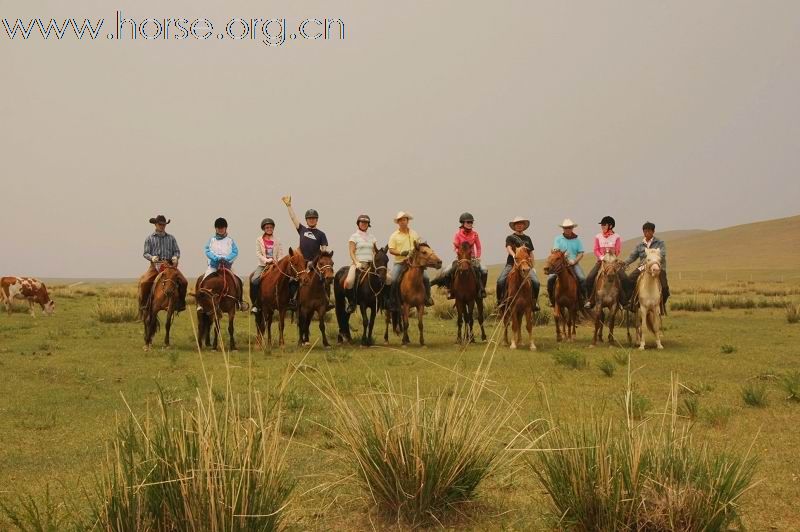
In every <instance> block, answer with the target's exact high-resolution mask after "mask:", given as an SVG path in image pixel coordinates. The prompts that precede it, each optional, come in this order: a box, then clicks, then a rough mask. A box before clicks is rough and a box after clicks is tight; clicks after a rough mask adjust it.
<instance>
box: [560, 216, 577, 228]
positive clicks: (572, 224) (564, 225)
mask: <svg viewBox="0 0 800 532" xmlns="http://www.w3.org/2000/svg"><path fill="white" fill-rule="evenodd" d="M559 227H560V228H561V229H566V228H567V227H572V228H573V229H574V228H576V227H578V224H576V223H575V222H573V221H572V220H570V219H569V218H564V221H563V222H561V225H559Z"/></svg>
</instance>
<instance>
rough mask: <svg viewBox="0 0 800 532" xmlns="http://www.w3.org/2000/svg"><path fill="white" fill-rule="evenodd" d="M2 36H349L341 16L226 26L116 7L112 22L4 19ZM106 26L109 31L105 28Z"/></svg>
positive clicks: (269, 39)
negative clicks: (140, 14)
mask: <svg viewBox="0 0 800 532" xmlns="http://www.w3.org/2000/svg"><path fill="white" fill-rule="evenodd" d="M2 25H3V28H2V29H3V30H4V31H3V35H4V36H5V38H7V39H9V40H22V41H27V40H28V39H31V38H34V39H43V40H51V39H54V40H62V39H77V40H88V41H112V42H113V41H116V42H121V41H142V40H143V41H186V40H195V41H212V40H216V41H253V42H260V43H262V44H264V45H266V46H282V45H283V44H285V43H286V42H287V41H295V40H297V41H329V40H339V41H341V40H344V22H343V21H342V20H341V19H339V18H307V19H304V20H301V21H300V22H298V23H296V24H291V23H289V22H287V19H286V18H260V17H250V18H231V19H229V20H228V21H227V22H226V23H225V24H224V25H223V24H215V23H214V22H213V21H211V20H209V19H207V18H197V19H194V20H189V19H187V18H167V17H165V18H142V19H135V18H132V17H126V16H124V15H123V14H122V12H121V11H117V12H116V17H115V20H114V24H113V27H111V26H110V25H109V24H107V22H106V19H104V18H99V19H97V20H90V19H82V20H81V19H74V18H67V19H63V20H56V19H53V18H51V19H49V20H48V19H43V18H32V19H20V18H17V19H8V18H4V19H2ZM104 28H105V30H104Z"/></svg>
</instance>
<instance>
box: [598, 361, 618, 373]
mask: <svg viewBox="0 0 800 532" xmlns="http://www.w3.org/2000/svg"><path fill="white" fill-rule="evenodd" d="M597 367H598V368H599V369H600V371H602V372H603V375H605V376H606V377H609V378H611V377H613V376H614V371H615V370H616V369H617V367H616V366H615V365H614V363H613V362H611V361H610V360H608V359H607V358H605V359H603V360H602V361H601V362H600V363H599V364H597Z"/></svg>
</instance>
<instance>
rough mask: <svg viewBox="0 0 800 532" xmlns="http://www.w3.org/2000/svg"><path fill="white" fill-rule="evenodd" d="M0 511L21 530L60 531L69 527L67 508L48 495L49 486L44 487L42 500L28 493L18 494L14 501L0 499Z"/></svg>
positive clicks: (36, 531)
mask: <svg viewBox="0 0 800 532" xmlns="http://www.w3.org/2000/svg"><path fill="white" fill-rule="evenodd" d="M0 512H2V513H3V514H4V515H5V516H6V519H7V520H8V522H9V523H11V524H12V525H14V526H15V527H16V528H17V529H18V530H22V531H29V530H30V531H32V532H61V531H62V530H66V529H68V528H69V519H70V517H69V514H68V512H67V509H66V508H65V506H64V504H63V503H58V502H56V501H55V500H53V499H52V498H51V497H50V486H47V487H46V488H45V492H44V497H43V499H42V500H37V499H36V498H34V497H33V496H32V495H30V494H29V493H25V494H22V495H19V496H18V497H17V500H16V502H15V503H11V502H7V501H4V500H2V499H0Z"/></svg>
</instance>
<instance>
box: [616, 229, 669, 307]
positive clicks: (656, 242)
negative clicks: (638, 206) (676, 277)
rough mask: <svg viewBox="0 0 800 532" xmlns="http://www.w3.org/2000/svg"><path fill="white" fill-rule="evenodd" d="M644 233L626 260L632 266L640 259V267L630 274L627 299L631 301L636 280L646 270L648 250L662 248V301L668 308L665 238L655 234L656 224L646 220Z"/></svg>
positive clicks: (626, 264)
mask: <svg viewBox="0 0 800 532" xmlns="http://www.w3.org/2000/svg"><path fill="white" fill-rule="evenodd" d="M642 233H643V234H644V238H643V239H642V241H641V242H639V243H638V244H636V247H635V248H634V249H633V251H632V252H631V254H630V256H629V257H628V260H626V261H625V266H630V265H631V264H633V263H634V262H636V261H637V260H638V261H639V267H638V268H636V269H635V270H633V271H632V272H631V274H630V275H629V276H628V286H627V294H626V301H627V302H631V296H632V295H633V292H634V290H635V289H636V281H637V280H638V279H639V275H640V274H641V273H642V271H643V270H644V262H645V259H646V258H647V250H648V249H659V250H661V301H662V302H663V304H664V308H666V304H667V299H669V284H668V283H667V245H666V244H665V243H664V241H663V240H661V239H660V238H657V237H656V236H655V233H656V224H654V223H653V222H645V223H644V225H643V226H642Z"/></svg>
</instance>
